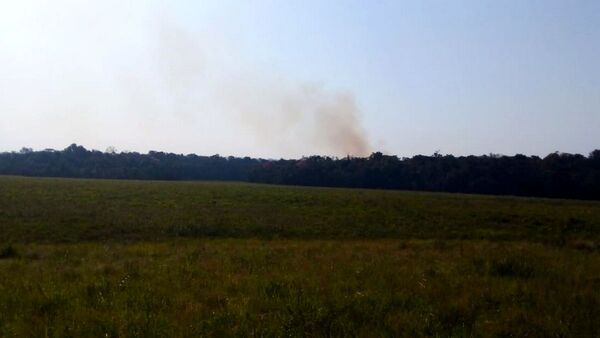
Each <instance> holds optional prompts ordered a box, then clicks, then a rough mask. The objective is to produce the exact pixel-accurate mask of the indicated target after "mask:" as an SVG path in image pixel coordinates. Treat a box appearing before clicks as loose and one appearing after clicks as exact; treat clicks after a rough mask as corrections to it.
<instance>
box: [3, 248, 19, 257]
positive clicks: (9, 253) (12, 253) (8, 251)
mask: <svg viewBox="0 0 600 338" xmlns="http://www.w3.org/2000/svg"><path fill="white" fill-rule="evenodd" d="M18 256H19V254H18V253H17V250H16V249H15V248H13V247H12V245H7V246H5V247H4V248H2V249H1V250H0V259H7V258H14V257H18Z"/></svg>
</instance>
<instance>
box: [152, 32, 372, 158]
mask: <svg viewBox="0 0 600 338" xmlns="http://www.w3.org/2000/svg"><path fill="white" fill-rule="evenodd" d="M161 27H162V28H161V34H159V37H160V42H159V44H158V46H159V48H160V50H159V56H160V58H159V60H160V68H161V72H162V74H163V79H164V84H163V85H162V86H161V87H162V88H164V90H165V91H167V92H170V93H171V95H172V96H174V97H175V98H176V99H177V102H174V104H175V105H177V106H178V107H179V108H182V107H181V105H182V102H185V103H188V104H187V105H186V107H185V110H189V109H190V105H189V103H190V102H194V99H197V96H199V95H204V99H203V100H196V101H198V102H196V104H201V103H202V102H205V101H212V102H211V103H212V104H209V105H208V106H211V107H214V106H216V107H218V108H219V109H221V113H222V114H225V115H226V116H227V117H228V118H230V119H231V120H232V122H233V123H236V124H238V125H239V127H240V128H241V129H242V130H243V134H242V138H243V137H251V138H253V139H254V140H256V141H257V142H258V143H260V145H262V146H264V147H267V148H271V149H274V150H276V151H277V152H280V153H286V154H290V153H292V154H306V155H309V154H316V153H318V154H326V155H348V154H350V155H357V156H362V155H367V154H368V153H369V152H370V150H371V147H370V144H369V141H368V138H367V136H366V132H365V130H364V128H363V127H362V125H361V121H360V111H359V109H358V107H357V105H356V102H355V99H354V96H353V95H352V94H350V93H338V92H331V91H328V90H326V89H324V88H323V87H322V86H317V85H310V84H301V83H300V84H298V83H294V82H293V81H290V80H287V79H285V78H284V77H281V76H277V75H275V74H272V73H271V72H270V70H265V71H262V72H260V71H256V70H249V69H240V68H239V65H236V69H235V70H232V69H229V68H228V66H227V65H226V64H225V63H224V62H222V60H221V57H220V55H219V54H218V52H213V51H212V50H211V46H212V45H213V43H210V42H204V43H201V42H200V41H202V39H201V38H200V37H194V36H193V34H191V33H189V32H185V31H182V30H181V29H179V28H176V27H175V26H174V25H172V24H164V23H163V24H162V25H161ZM203 47H204V48H203ZM211 53H214V54H211ZM240 64H244V62H243V60H241V62H240ZM246 67H249V68H254V67H253V66H246ZM207 93H208V94H207ZM307 152H308V153H307Z"/></svg>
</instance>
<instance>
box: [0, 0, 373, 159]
mask: <svg viewBox="0 0 600 338" xmlns="http://www.w3.org/2000/svg"><path fill="white" fill-rule="evenodd" d="M24 3H27V1H26V0H24ZM144 3H145V2H143V3H142V4H141V7H140V5H139V4H137V5H136V4H133V3H132V4H128V5H126V6H125V7H123V6H122V5H121V3H120V2H117V1H112V0H107V1H106V2H101V3H96V4H95V5H94V6H95V7H98V8H90V6H91V5H90V4H86V5H83V4H80V3H79V2H71V1H65V2H61V1H57V2H52V3H49V4H45V5H40V4H39V3H37V2H32V3H29V4H28V5H23V6H22V7H20V6H21V5H19V4H15V5H10V6H9V5H0V12H1V11H4V13H8V14H4V15H3V14H0V42H2V43H3V48H2V50H0V61H3V62H2V64H3V65H4V66H0V67H4V68H0V71H1V72H0V73H1V74H0V75H3V76H2V77H1V78H0V89H2V91H3V93H4V95H0V118H1V119H2V120H3V121H11V124H10V125H9V124H7V123H1V124H0V137H4V138H6V139H7V140H8V139H11V140H13V142H14V143H15V145H14V146H12V147H13V148H17V149H18V147H20V146H32V147H34V148H35V147H57V148H59V147H61V146H64V145H67V144H70V143H72V142H77V143H80V144H83V145H85V146H91V147H94V148H99V149H104V148H106V147H107V146H109V145H116V146H118V147H119V148H122V149H123V148H125V149H131V150H138V151H145V150H149V149H164V150H167V151H176V152H195V153H204V154H206V153H216V152H220V153H224V154H233V155H253V156H257V155H259V156H264V155H266V156H271V157H278V156H282V157H296V156H302V155H312V154H323V155H339V156H344V155H347V154H350V155H366V154H368V153H369V151H370V150H371V149H370V143H369V140H368V138H367V135H366V133H365V130H364V128H363V126H362V124H361V113H360V111H359V108H358V104H357V102H356V98H355V97H354V95H353V94H352V93H349V92H344V91H336V90H331V89H330V88H327V87H326V86H324V85H320V84H315V83H313V82H308V83H305V81H298V80H297V79H294V78H291V77H287V76H285V74H283V75H282V74H279V73H278V72H277V71H274V70H273V69H272V68H269V67H264V66H263V67H261V66H257V64H256V63H255V62H253V60H252V59H248V58H246V57H245V53H244V50H243V48H242V47H239V46H237V45H236V41H235V39H234V40H232V39H227V38H226V37H223V36H219V35H218V34H213V32H202V31H191V30H189V29H186V28H185V26H184V25H176V24H174V22H175V21H176V20H167V19H159V18H164V17H165V16H167V17H168V13H167V15H165V12H164V9H162V8H161V9H157V8H158V7H160V6H158V7H156V6H154V7H156V8H154V10H150V9H149V8H153V7H152V6H153V5H152V6H150V5H148V6H144ZM7 6H8V7H7ZM3 7H6V8H3ZM142 9H143V10H142ZM159 14H160V15H159ZM11 18H12V19H11ZM13 19H14V20H13ZM17 35H18V36H17ZM290 43H292V42H290ZM23 56H25V57H23ZM308 62H310V61H308ZM315 80H318V79H315ZM31 140H36V142H37V144H35V143H34V144H32V143H33V142H31ZM0 141H3V139H2V138H0ZM7 144H8V143H7ZM3 146H4V147H11V146H10V145H8V146H7V145H6V144H4V145H3Z"/></svg>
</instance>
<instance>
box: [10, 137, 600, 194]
mask: <svg viewBox="0 0 600 338" xmlns="http://www.w3.org/2000/svg"><path fill="white" fill-rule="evenodd" d="M0 174H4V175H23V176H49V177H80V178H111V179H142V180H147V179H148V180H149V179H152V180H228V181H246V182H256V183H271V184H288V185H306V186H328V187H352V188H374V189H401V190H423V191H445V192H458V193H477V194H493V195H517V196H539V197H554V198H577V199H600V150H594V151H592V152H591V153H590V154H589V155H588V156H584V155H580V154H568V153H558V152H555V153H552V154H549V155H548V156H546V157H544V158H541V157H538V156H525V155H515V156H503V155H494V154H491V155H483V156H459V157H457V156H453V155H441V154H439V153H435V154H433V155H431V156H423V155H417V156H414V157H410V158H408V157H403V158H400V157H397V156H390V155H384V154H382V153H380V152H375V153H372V154H371V155H370V156H368V157H350V156H348V157H344V158H334V157H324V156H310V157H303V158H301V159H293V160H285V159H280V160H269V159H255V158H250V157H243V158H240V157H231V156H230V157H222V156H219V155H213V156H198V155H195V154H189V155H182V154H173V153H164V152H157V151H150V152H148V153H147V154H140V153H137V152H121V153H117V152H114V151H112V150H111V151H107V152H101V151H97V150H87V149H85V148H84V147H82V146H79V145H76V144H72V145H70V146H69V147H67V148H65V149H64V150H52V149H46V150H43V151H33V150H32V149H28V148H23V149H22V150H21V151H19V152H4V153H0Z"/></svg>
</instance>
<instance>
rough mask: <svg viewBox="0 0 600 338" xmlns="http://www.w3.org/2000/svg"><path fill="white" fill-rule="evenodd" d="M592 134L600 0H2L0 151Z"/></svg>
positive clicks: (395, 149)
mask: <svg viewBox="0 0 600 338" xmlns="http://www.w3.org/2000/svg"><path fill="white" fill-rule="evenodd" d="M74 142H75V143H78V144H82V145H84V146H85V147H87V148H94V149H100V150H104V149H105V148H106V147H108V146H115V147H116V148H117V149H119V150H132V151H140V152H146V151H148V150H151V149H153V150H163V151H171V152H177V153H192V152H193V153H198V154H215V153H219V154H221V155H238V156H239V155H241V156H245V155H250V156H262V157H298V156H302V155H311V154H323V155H345V154H346V153H354V154H359V155H360V154H367V153H369V152H370V151H373V150H381V151H383V152H385V153H391V154H397V155H401V156H409V155H414V154H419V153H421V154H432V153H433V152H434V151H436V150H440V151H441V152H442V153H453V154H457V155H464V154H487V153H490V152H493V153H503V154H515V153H525V154H538V155H545V154H547V153H549V152H553V151H556V150H559V151H564V152H578V153H584V154H587V153H588V152H589V151H591V150H593V149H595V148H600V1H597V0H591V1H552V0H542V1H524V0H516V1H497V0H495V1H484V0H477V1H422V0H419V1H412V2H405V1H399V0H396V1H322V0H319V1H307V0H302V1H291V0H285V1H283V0H282V1H223V0H216V1H113V0H108V1H107V0H103V1H82V0H73V1H60V0H53V1H24V0H19V1H16V0H0V151H4V150H18V149H20V148H21V147H23V146H27V147H33V148H34V149H43V148H46V147H49V148H56V149H62V148H64V147H66V146H67V145H69V144H71V143H74Z"/></svg>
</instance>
